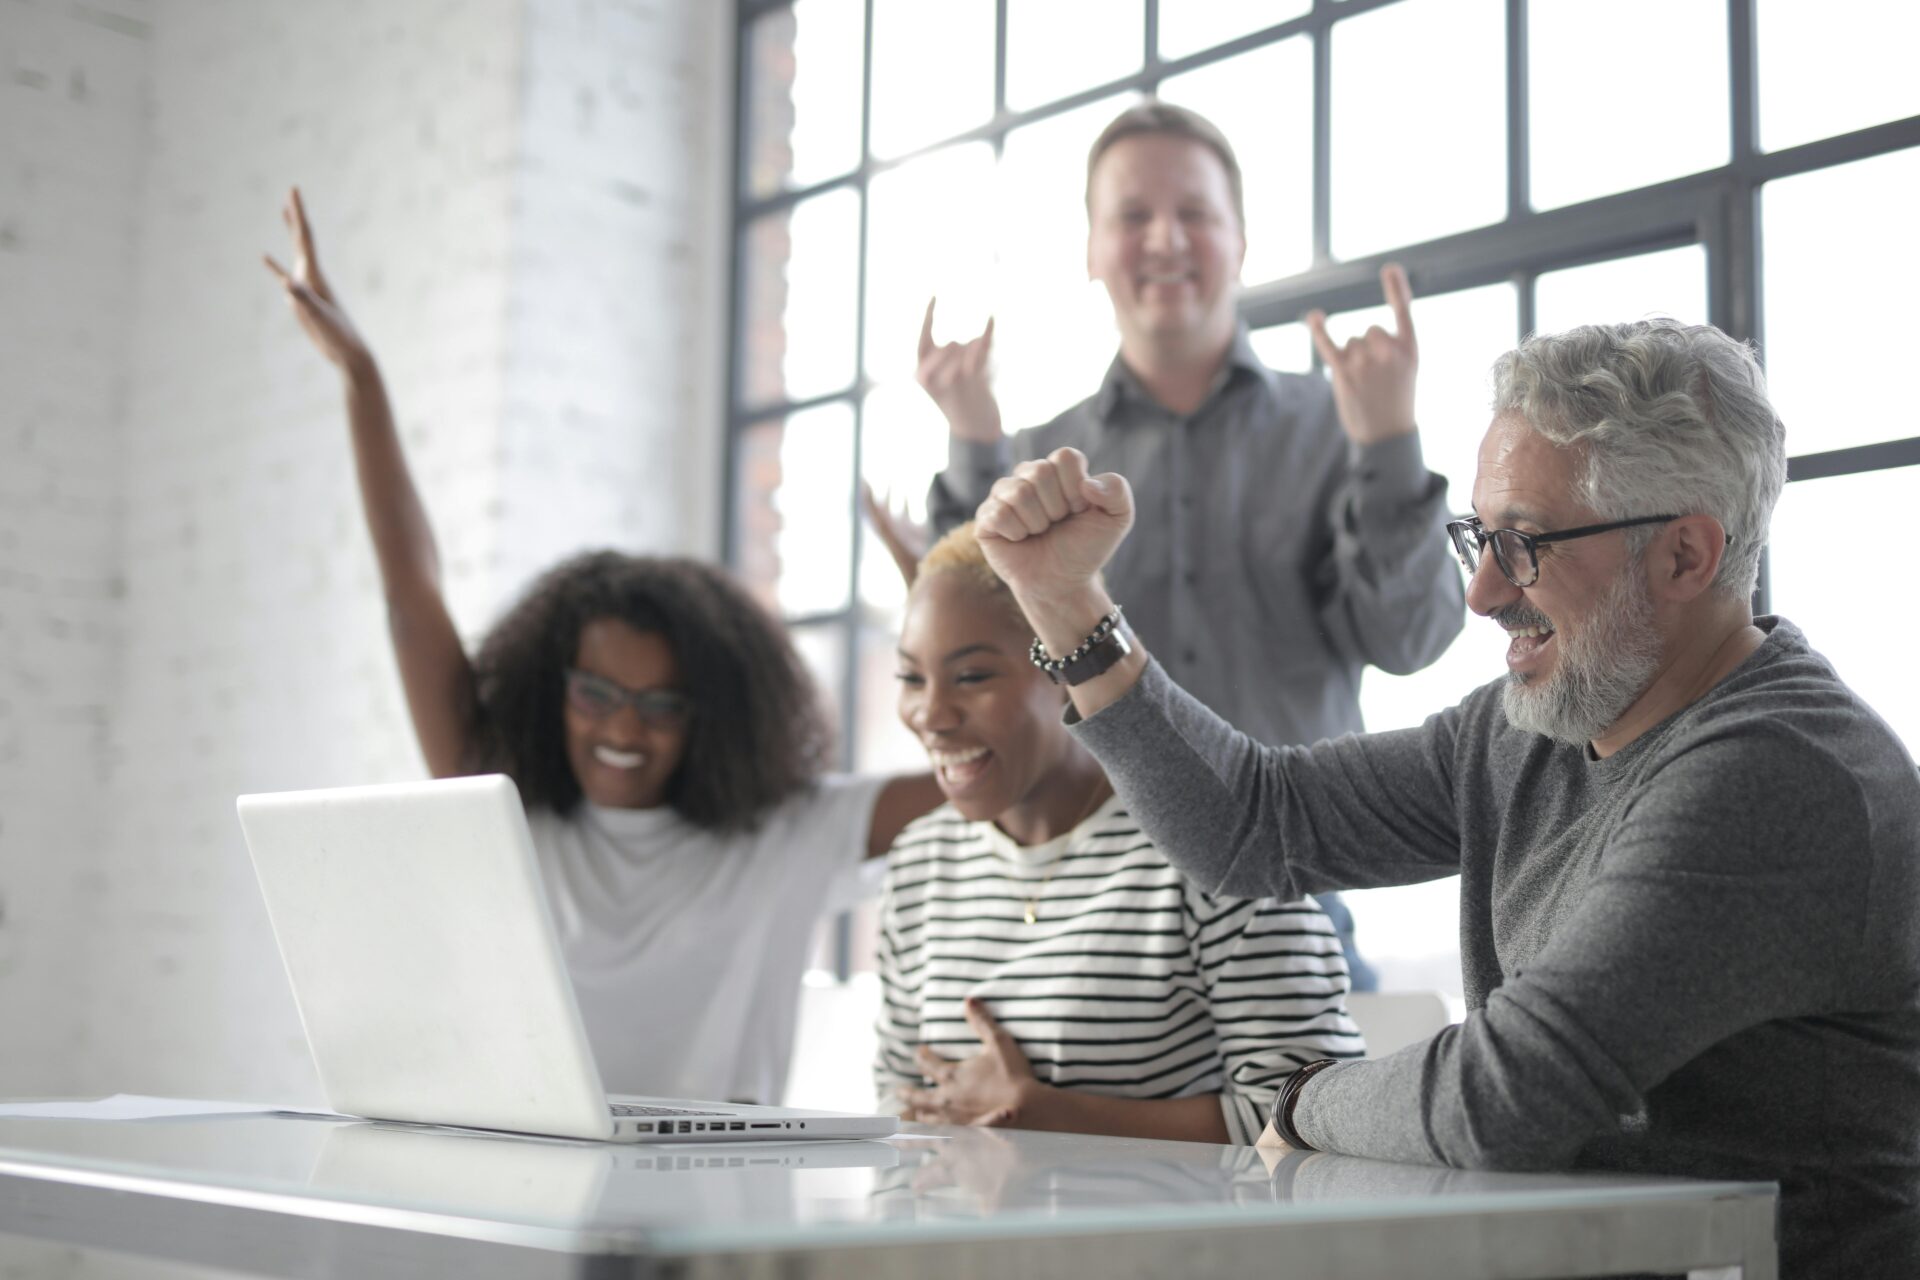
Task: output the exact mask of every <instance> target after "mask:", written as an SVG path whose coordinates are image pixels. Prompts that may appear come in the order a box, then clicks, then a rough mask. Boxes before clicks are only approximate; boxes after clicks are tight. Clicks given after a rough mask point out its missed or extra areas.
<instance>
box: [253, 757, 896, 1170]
mask: <svg viewBox="0 0 1920 1280" xmlns="http://www.w3.org/2000/svg"><path fill="white" fill-rule="evenodd" d="M238 808H239V811H240V826H241V829H242V830H243V831H244V832H245V833H246V838H247V848H248V851H249V852H250V853H251V854H252V856H253V866H254V870H255V871H256V872H257V873H258V875H259V877H260V889H261V892H262V893H263V894H264V895H265V897H266V903H267V914H268V916H269V917H270V918H271V919H272V921H273V932H274V936H275V937H276V938H277V939H278V940H279V943H280V956H281V959H282V960H284V961H285V962H286V966H287V978H288V980H289V981H290V982H291V984H292V986H293V994H294V999H295V1001H296V1002H297V1003H298V1005H299V1008H300V1020H301V1022H302V1024H303V1025H304V1026H305V1027H306V1032H307V1043H308V1045H309V1047H310V1048H311V1049H312V1051H313V1060H314V1065H315V1066H316V1067H317V1068H318V1069H319V1073H320V1083H321V1086H322V1087H323V1088H324V1089H325V1090H326V1094H327V1101H328V1103H329V1105H331V1106H332V1107H333V1108H334V1109H335V1110H336V1111H340V1112H343V1113H345V1114H347V1115H355V1116H365V1117H368V1118H370V1119H376V1120H400V1121H408V1122H412V1123H417V1124H442V1125H458V1126H462V1127H466V1128H474V1129H501V1130H507V1131H511V1132H517V1133H536V1134H548V1135H553V1136H557V1137H568V1138H596V1139H604V1140H608V1141H614V1142H732V1141H742V1140H746V1141H751V1140H755V1139H759V1140H767V1139H777V1140H779V1141H783V1142H784V1141H796V1140H800V1139H809V1140H810V1139H818V1138H838V1139H845V1138H880V1137H886V1136H888V1135H889V1134H892V1133H894V1132H896V1131H897V1130H898V1128H899V1125H898V1122H897V1121H896V1120H895V1119H894V1118H893V1117H892V1116H881V1115H848V1114H842V1113H837V1112H831V1111H803V1110H796V1109H793V1108H787V1107H755V1106H742V1105H736V1104H732V1103H708V1102H697V1101H688V1100H685V1099H678V1098H642V1097H628V1096H618V1097H609V1096H608V1095H607V1093H606V1091H605V1089H604V1088H603V1087H602V1085H601V1083H600V1071H599V1068H598V1067H596V1066H595V1065H594V1061H593V1051H592V1049H591V1048H590V1047H589V1045H588V1041H587V1035H586V1030H585V1027H584V1026H583V1024H582V1023H581V1020H580V1009H579V1006H578V1004H577V1003H576V1002H575V1000H574V995H573V986H572V983H571V982H570V981H569V979H568V977H567V970H566V963H565V960H564V959H563V958H562V956H561V952H560V943H559V939H558V937H557V936H556V935H555V933H554V927H553V918H552V914H551V913H550V912H549V910H548V908H547V896H546V890H545V887H544V886H543V884H542V882H541V878H540V870H539V867H538V865H537V864H536V862H535V860H534V852H533V841H532V838H531V837H530V836H529V835H528V833H527V821H526V815H525V813H524V812H523V811H522V809H521V807H520V796H519V793H518V792H517V791H516V790H515V789H514V785H513V783H512V782H511V781H509V780H508V779H507V778H504V777H501V776H499V775H488V776H484V777H476V778H453V779H447V780H444V781H439V782H417V783H402V784H399V785H394V786H377V787H341V788H336V789H332V790H326V791H289V792H279V793H276V794H272V795H249V796H241V797H240V799H239V802H238ZM660 980H661V981H663V982H671V981H673V975H671V974H662V975H661V977H660ZM659 1033H660V1034H661V1035H667V1036H671V1035H675V1034H678V1032H677V1030H676V1029H675V1028H673V1027H662V1028H660V1029H659Z"/></svg>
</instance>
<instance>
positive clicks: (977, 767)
mask: <svg viewBox="0 0 1920 1280" xmlns="http://www.w3.org/2000/svg"><path fill="white" fill-rule="evenodd" d="M992 754H993V752H992V751H990V750H988V749H987V748H986V747H973V748H970V749H969V750H966V751H942V750H940V749H938V748H935V747H929V748H927V758H928V759H929V760H931V761H932V762H933V768H934V772H936V773H938V774H939V775H940V778H941V780H942V781H943V782H948V783H953V784H955V785H959V784H962V783H966V782H971V781H972V780H973V779H974V778H976V777H978V776H979V775H980V772H981V771H982V770H983V769H985V768H986V767H987V757H989V756H991V755H992Z"/></svg>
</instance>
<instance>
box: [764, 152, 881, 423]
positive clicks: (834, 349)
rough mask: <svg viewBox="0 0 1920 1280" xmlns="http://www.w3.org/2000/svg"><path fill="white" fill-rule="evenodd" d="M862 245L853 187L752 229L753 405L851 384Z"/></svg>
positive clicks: (857, 199) (772, 216) (805, 203)
mask: <svg viewBox="0 0 1920 1280" xmlns="http://www.w3.org/2000/svg"><path fill="white" fill-rule="evenodd" d="M859 245H860V197H859V196H858V195H857V194H856V193H855V192H854V191H853V190H852V189H850V188H842V189H841V190H838V191H830V192H828V193H827V194H826V195H823V196H816V197H815V198H813V199H811V200H805V201H802V202H801V203H800V204H797V205H795V206H794V207H793V208H792V209H791V210H788V211H786V212H784V213H775V214H769V215H767V216H766V217H763V218H760V219H758V220H756V221H755V222H754V223H753V224H752V225H751V226H749V227H748V228H747V238H746V264H745V268H744V275H745V279H744V280H743V281H742V287H741V332H740V338H739V340H740V388H741V396H742V398H743V399H744V400H745V401H746V402H747V403H748V404H767V403H770V402H773V401H778V400H802V399H806V398H807V397H809V396H817V395H824V394H826V393H827V392H830V391H837V390H839V389H840V388H842V387H846V386H849V385H851V384H852V382H853V374H854V349H853V343H854V333H855V324H856V321H857V307H856V301H857V290H856V282H857V279H858V273H857V268H858V265H859V261H860V252H859Z"/></svg>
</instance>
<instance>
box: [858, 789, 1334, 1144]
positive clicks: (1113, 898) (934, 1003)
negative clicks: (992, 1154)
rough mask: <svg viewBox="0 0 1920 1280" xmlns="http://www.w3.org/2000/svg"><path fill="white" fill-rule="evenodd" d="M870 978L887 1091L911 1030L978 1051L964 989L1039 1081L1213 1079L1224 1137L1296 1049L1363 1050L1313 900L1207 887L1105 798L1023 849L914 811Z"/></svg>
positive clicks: (1262, 1107) (1253, 1119)
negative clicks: (1218, 893) (876, 978)
mask: <svg viewBox="0 0 1920 1280" xmlns="http://www.w3.org/2000/svg"><path fill="white" fill-rule="evenodd" d="M1029 899H1032V900H1033V902H1034V906H1035V916H1036V919H1035V922H1034V923H1033V924H1028V923H1027V922H1026V913H1027V907H1028V902H1029ZM880 980H881V984H882V1004H881V1010H880V1018H879V1026H878V1031H879V1041H880V1045H879V1053H878V1057H877V1059H876V1061H875V1064H874V1076H875V1081H876V1083H877V1085H878V1086H879V1090H880V1093H881V1095H882V1097H885V1096H887V1095H889V1094H891V1093H892V1092H893V1091H894V1090H895V1089H897V1088H899V1087H901V1086H903V1085H905V1086H918V1085H921V1084H922V1083H923V1080H922V1078H921V1075H920V1071H919V1068H918V1067H917V1066H916V1065H915V1063H914V1057H913V1055H914V1049H915V1048H916V1047H917V1046H918V1045H921V1044H926V1045H930V1046H931V1047H932V1048H933V1049H934V1051H935V1052H936V1053H939V1054H941V1055H942V1056H943V1057H949V1058H961V1057H966V1056H968V1055H970V1054H973V1053H976V1052H978V1051H979V1048H980V1043H979V1038H978V1037H977V1036H975V1035H974V1034H973V1032H972V1031H971V1030H970V1029H969V1028H968V1026H967V1024H966V1019H965V1016H964V1015H963V1013H962V1012H961V1003H962V1002H963V1001H964V1000H965V999H966V998H967V997H968V996H970V995H974V996H978V997H980V999H981V1000H983V1001H984V1002H985V1003H986V1006H987V1008H988V1010H989V1011H990V1012H991V1013H992V1014H993V1016H994V1017H995V1018H996V1019H998V1020H999V1022H1000V1023H1001V1025H1002V1026H1004V1027H1005V1028H1006V1029H1007V1031H1009V1032H1010V1033H1011V1034H1012V1035H1013V1036H1014V1038H1015V1039H1016V1040H1018V1041H1019V1042H1020V1047H1021V1049H1022V1050H1023V1051H1024V1052H1025V1053H1026V1055H1027V1058H1028V1060H1029V1061H1030V1062H1031V1063H1032V1064H1033V1070H1034V1074H1035V1075H1036V1076H1037V1077H1038V1078H1039V1079H1040V1080H1041V1081H1043V1082H1045V1083H1047V1084H1051V1085H1056V1086H1060V1087H1063V1088H1069V1089H1085V1090H1087V1091H1089V1092H1092V1093H1101V1094H1107V1095H1110V1096H1114V1097H1123V1098H1184V1097H1191V1096H1193V1095H1196V1094H1219V1095H1220V1105H1221V1111H1222V1113H1223V1114H1224V1116H1225V1119H1226V1125H1227V1132H1228V1134H1229V1135H1230V1136H1231V1138H1232V1140H1233V1141H1235V1142H1242V1143H1244V1142H1252V1141H1253V1140H1254V1139H1256V1138H1257V1137H1259V1136H1260V1131H1261V1130H1262V1129H1263V1128H1264V1127H1265V1126H1266V1122H1267V1116H1268V1112H1269V1111H1270V1110H1271V1108H1272V1105H1273V1098H1274V1094H1275V1092H1276V1091H1277V1090H1278V1088H1279V1085H1280V1082H1281V1081H1282V1080H1283V1079H1285V1077H1286V1076H1287V1075H1289V1074H1291V1073H1292V1072H1293V1071H1294V1070H1295V1069H1296V1068H1297V1067H1299V1066H1300V1065H1301V1064H1302V1063H1306V1062H1311V1061H1312V1060H1314V1059H1316V1058H1357V1057H1359V1056H1361V1052H1362V1047H1361V1042H1360V1033H1359V1031H1358V1029H1357V1028H1355V1026H1354V1024H1353V1022H1352V1021H1351V1020H1350V1019H1349V1018H1348V1017H1347V1014H1346V994H1347V966H1346V961H1345V959H1344V958H1343V957H1342V956H1341V953H1340V940H1339V938H1338V937H1337V936H1336V935H1335V934H1334V931H1333V926H1332V925H1331V924H1330V923H1329V922H1328V920H1327V918H1326V916H1325V915H1324V914H1322V912H1321V911H1320V909H1319V908H1318V907H1316V906H1315V905H1314V904H1313V903H1312V902H1311V901H1308V900H1304V899H1303V900H1301V901H1298V902H1275V901H1273V900H1272V899H1264V898H1263V899H1257V900H1256V899H1246V898H1226V897H1214V896H1211V895H1208V894H1205V893H1202V892H1200V890H1198V889H1196V888H1194V887H1193V886H1192V885H1190V884H1188V883H1187V881H1186V880H1185V879H1183V878H1182V877H1181V875H1180V873H1179V872H1177V871H1175V870H1174V869H1173V867H1172V866H1171V865H1170V864H1169V863H1168V862H1167V860H1166V859H1165V858H1163V857H1161V855H1160V853H1159V851H1158V850H1156V849H1155V848H1154V847H1153V844H1152V843H1151V842H1150V841H1149V840H1148V839H1147V837H1146V836H1145V835H1143V834H1142V833H1141V831H1140V829H1139V826H1138V825H1137V824H1136V823H1135V822H1134V821H1133V819H1132V818H1130V817H1129V816H1128V815H1127V812H1126V810H1125V809H1124V808H1123V807H1122V806H1121V804H1120V802H1119V801H1118V800H1117V799H1110V800H1108V801H1107V803H1106V804H1104V805H1103V806H1101V807H1100V809H1098V810H1097V811H1095V813H1094V814H1093V816H1092V817H1090V818H1088V819H1087V820H1086V821H1084V822H1082V823H1081V824H1080V825H1079V826H1078V827H1076V828H1075V829H1074V830H1073V831H1071V832H1069V833H1068V834H1067V835H1065V836H1063V837H1061V838H1059V839H1058V840H1054V841H1051V842H1049V843H1047V844H1045V845H1038V846H1035V847H1032V848H1021V847H1020V846H1018V845H1016V844H1014V843H1013V842H1012V841H1011V840H1009V839H1008V838H1007V836H1006V835H1005V834H1004V833H1002V832H1001V831H1000V830H999V829H998V828H996V827H995V826H994V825H993V824H992V823H990V822H969V821H967V820H966V819H965V818H963V817H961V816H960V814H959V813H958V812H956V811H955V810H954V809H953V808H952V807H951V806H942V807H941V808H939V809H936V810H935V811H934V812H932V813H930V814H928V815H927V816H925V817H924V818H921V819H920V820H918V821H917V822H915V823H913V824H912V825H911V826H909V827H908V828H907V829H906V830H905V831H904V832H902V833H901V836H900V838H899V839H898V840H897V841H895V843H894V846H893V850H892V853H891V854H890V855H889V864H888V868H887V883H886V898H885V901H884V903H883V905H882V907H881V921H880Z"/></svg>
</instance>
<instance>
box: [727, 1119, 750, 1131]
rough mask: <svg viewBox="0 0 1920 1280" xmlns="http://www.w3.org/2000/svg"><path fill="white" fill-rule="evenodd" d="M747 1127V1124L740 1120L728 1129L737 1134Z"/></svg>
mask: <svg viewBox="0 0 1920 1280" xmlns="http://www.w3.org/2000/svg"><path fill="white" fill-rule="evenodd" d="M746 1127H747V1126H746V1124H745V1122H743V1121H740V1120H735V1121H734V1122H733V1123H732V1124H730V1125H728V1126H727V1128H729V1129H731V1130H733V1131H734V1132H735V1133H739V1132H740V1131H741V1130H742V1129H745V1128H746Z"/></svg>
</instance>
